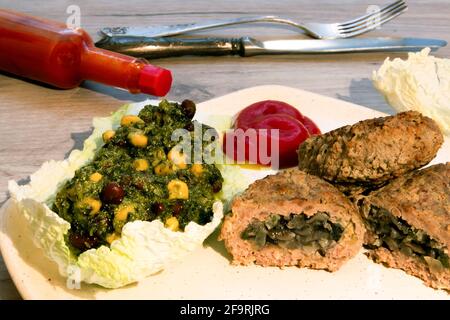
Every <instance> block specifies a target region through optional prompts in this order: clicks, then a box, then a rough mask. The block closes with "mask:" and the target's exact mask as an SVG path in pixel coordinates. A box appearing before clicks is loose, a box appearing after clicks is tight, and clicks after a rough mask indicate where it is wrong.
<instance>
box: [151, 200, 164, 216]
mask: <svg viewBox="0 0 450 320" xmlns="http://www.w3.org/2000/svg"><path fill="white" fill-rule="evenodd" d="M163 211H164V204H162V203H161V202H155V203H154V204H152V212H153V213H155V214H156V215H158V214H161V213H162V212H163Z"/></svg>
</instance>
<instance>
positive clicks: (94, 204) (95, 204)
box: [82, 197, 102, 214]
mask: <svg viewBox="0 0 450 320" xmlns="http://www.w3.org/2000/svg"><path fill="white" fill-rule="evenodd" d="M82 204H84V205H88V206H89V207H90V208H91V212H90V213H91V214H96V213H97V212H99V211H100V208H101V207H102V202H101V201H100V200H97V199H94V198H91V197H88V198H86V199H84V200H83V202H82Z"/></svg>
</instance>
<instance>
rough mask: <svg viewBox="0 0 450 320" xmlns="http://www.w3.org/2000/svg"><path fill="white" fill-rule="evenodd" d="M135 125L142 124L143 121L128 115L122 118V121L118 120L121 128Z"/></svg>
mask: <svg viewBox="0 0 450 320" xmlns="http://www.w3.org/2000/svg"><path fill="white" fill-rule="evenodd" d="M135 123H144V120H142V119H141V118H139V117H138V116H134V115H131V114H128V115H126V116H123V117H122V119H121V120H120V124H121V125H122V126H126V127H128V126H131V125H133V124H135Z"/></svg>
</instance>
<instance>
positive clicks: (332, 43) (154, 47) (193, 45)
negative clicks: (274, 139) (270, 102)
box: [96, 36, 447, 59]
mask: <svg viewBox="0 0 450 320" xmlns="http://www.w3.org/2000/svg"><path fill="white" fill-rule="evenodd" d="M446 45H447V42H446V41H444V40H437V39H421V38H359V39H356V38H355V39H336V40H268V41H258V40H255V39H253V38H250V37H242V38H202V39H179V38H150V37H135V36H132V37H126V36H120V37H116V36H112V37H110V36H105V37H104V38H103V39H101V40H100V41H99V42H97V43H96V46H97V47H100V48H104V49H108V50H111V51H116V52H120V53H123V54H127V55H131V56H135V57H143V58H152V59H155V58H163V57H178V56H184V55H201V56H208V55H211V56H222V55H240V56H242V57H249V56H255V55H262V54H317V53H350V52H386V51H389V52H392V51H394V52H399V51H420V50H421V49H423V48H425V47H429V48H431V50H433V51H434V50H437V49H439V48H440V47H443V46H446Z"/></svg>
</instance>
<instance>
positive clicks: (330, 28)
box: [101, 0, 408, 39]
mask: <svg viewBox="0 0 450 320" xmlns="http://www.w3.org/2000/svg"><path fill="white" fill-rule="evenodd" d="M407 9H408V6H407V5H406V2H405V1H404V0H398V1H395V2H393V3H391V4H388V5H386V6H384V7H382V8H380V9H379V10H375V11H374V12H370V13H367V14H365V15H363V16H361V17H359V18H356V19H353V20H349V21H346V22H342V23H297V22H295V21H292V20H290V19H286V18H282V17H278V16H258V17H242V18H236V19H223V20H210V21H205V22H202V23H190V24H177V25H170V26H151V27H119V28H104V29H102V30H101V33H103V34H105V35H108V36H146V37H167V36H175V35H179V34H183V33H187V32H192V31H198V30H205V29H212V28H217V27H223V26H231V25H237V24H244V23H253V22H269V23H279V24H286V25H290V26H293V27H296V28H298V29H301V30H302V31H303V32H305V33H306V34H307V35H309V36H311V37H313V38H317V39H338V38H350V37H354V36H357V35H360V34H362V33H365V32H368V31H371V30H373V29H375V28H377V27H379V26H381V25H382V24H384V23H386V22H388V21H390V20H392V19H394V18H395V17H397V16H398V15H400V14H402V13H403V12H405V11H406V10H407Z"/></svg>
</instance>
